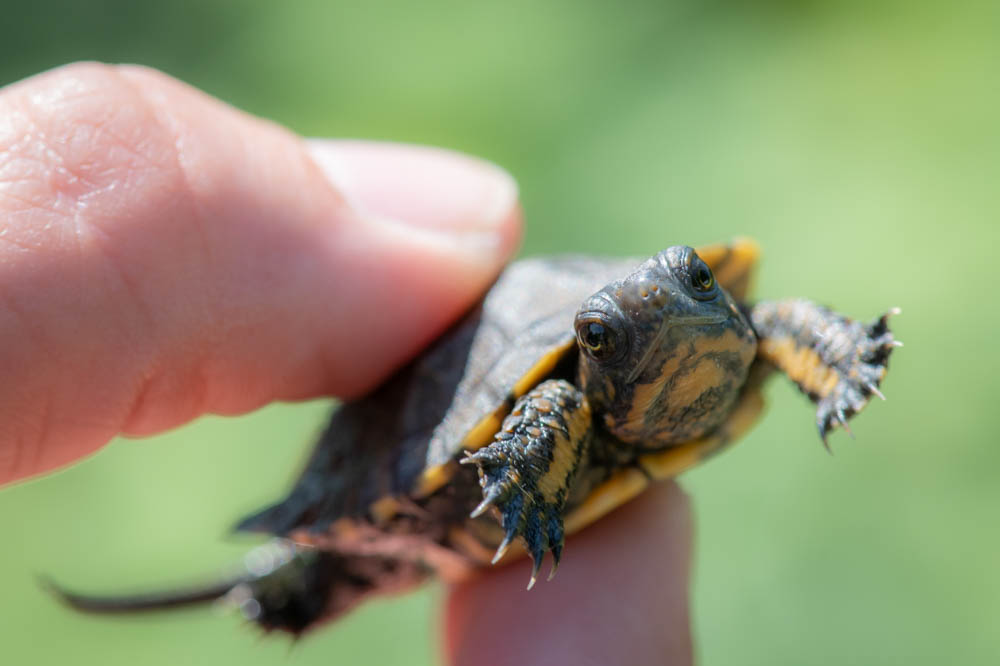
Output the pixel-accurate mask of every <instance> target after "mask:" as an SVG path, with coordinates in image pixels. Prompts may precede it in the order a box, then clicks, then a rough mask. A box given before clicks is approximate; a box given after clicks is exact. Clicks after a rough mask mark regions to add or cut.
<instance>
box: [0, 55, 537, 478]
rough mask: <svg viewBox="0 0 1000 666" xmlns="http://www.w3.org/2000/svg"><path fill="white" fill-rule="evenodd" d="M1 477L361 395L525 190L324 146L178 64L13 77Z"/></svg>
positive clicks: (515, 229)
mask: <svg viewBox="0 0 1000 666" xmlns="http://www.w3.org/2000/svg"><path fill="white" fill-rule="evenodd" d="M0 117H4V118H6V119H7V120H8V122H6V123H3V124H2V126H0V174H2V177H0V219H3V220H4V223H5V224H4V240H5V241H7V242H5V243H3V244H0V285H2V287H0V375H2V376H3V377H4V383H3V386H2V387H0V482H2V481H4V480H10V479H13V478H18V477H21V476H25V475H28V474H33V473H37V472H39V471H43V470H46V469H50V468H52V467H54V466H57V465H60V464H64V463H66V462H69V461H71V460H73V459H75V458H77V457H79V456H81V455H84V454H86V453H88V452H91V451H93V450H95V449H96V448H98V447H100V446H101V445H103V444H104V443H105V442H107V441H108V440H109V439H110V438H111V437H113V436H115V435H116V434H119V433H125V434H132V435H138V434H150V433H154V432H158V431H161V430H163V429H166V428H170V427H173V426H176V425H178V424H181V423H184V422H185V421H188V420H190V419H192V418H194V417H196V416H198V415H199V414H202V413H205V412H214V413H222V414H236V413H241V412H246V411H249V410H252V409H255V408H257V407H259V406H261V405H263V404H266V403H268V402H270V401H273V400H282V399H285V400H287V399H302V398H307V397H311V396H316V395H322V394H337V395H341V396H354V395H358V394H359V393H362V392H364V391H366V390H368V389H370V388H371V387H372V386H374V385H375V384H376V383H377V382H379V381H380V380H381V379H383V378H384V377H385V376H386V375H387V374H388V373H389V372H391V371H392V370H393V369H394V368H396V367H398V366H399V365H401V364H402V363H403V362H404V361H405V360H406V359H407V358H409V357H410V356H412V355H413V354H414V353H415V352H416V351H417V350H418V349H419V348H420V347H422V346H423V345H425V344H426V343H427V342H428V341H429V340H430V339H432V338H433V337H434V336H435V335H437V334H439V333H440V331H441V330H442V329H443V328H444V327H446V326H447V325H448V324H449V323H450V322H451V321H453V320H454V319H455V318H457V317H458V316H459V315H460V314H461V313H462V312H463V311H464V310H465V309H467V308H468V307H469V306H470V305H471V303H472V302H473V301H474V300H475V299H476V298H477V297H478V295H479V294H480V293H481V292H482V291H483V290H484V289H485V288H486V286H487V285H488V284H489V283H490V281H491V280H493V279H494V277H495V275H496V274H497V272H498V271H499V270H500V267H501V265H502V264H503V262H504V261H505V260H506V259H507V258H508V257H509V256H510V254H511V253H512V252H513V250H514V248H515V247H516V244H517V239H518V237H519V230H520V215H519V210H518V207H517V195H516V188H515V186H514V184H513V181H512V180H511V178H510V177H509V176H508V175H507V174H505V173H504V172H503V171H501V170H500V169H498V168H497V167H494V166H492V165H489V164H487V163H485V162H482V161H480V160H476V159H473V158H470V157H466V156H463V155H459V154H456V153H451V152H448V151H443V150H435V149H430V148H418V147H413V146H402V145H392V144H372V143H361V142H325V141H324V142H312V143H306V142H303V141H302V140H300V139H299V138H298V137H296V136H294V135H292V134H291V133H289V132H288V131H286V130H284V129H282V128H279V127H276V126H275V125H273V124H271V123H268V122H265V121H263V120H260V119H258V118H254V117H251V116H249V115H246V114H244V113H241V112H239V111H237V110H235V109H233V108H231V107H229V106H226V105H224V104H222V103H220V102H218V101H217V100H214V99H212V98H210V97H208V96H206V95H204V94H203V93H200V92H198V91H197V90H194V89H192V88H190V87H188V86H185V85H184V84H181V83H180V82H178V81H175V80H173V79H170V78H169V77H166V76H164V75H163V74H160V73H158V72H155V71H152V70H147V69H141V68H135V67H108V66H104V65H94V64H86V65H72V66H69V67H64V68H60V69H57V70H54V71H52V72H49V73H46V74H43V75H40V76H37V77H33V78H31V79H28V80H26V81H23V82H21V83H18V84H15V85H13V86H9V87H7V88H4V89H2V90H0Z"/></svg>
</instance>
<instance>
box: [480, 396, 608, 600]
mask: <svg viewBox="0 0 1000 666" xmlns="http://www.w3.org/2000/svg"><path fill="white" fill-rule="evenodd" d="M591 434H592V423H591V415H590V406H589V405H588V404H587V401H586V399H585V398H584V396H583V394H582V393H581V392H580V391H579V390H578V389H577V388H576V387H575V386H573V385H572V384H570V383H569V382H566V381H563V380H549V381H546V382H543V383H542V384H540V385H539V386H538V387H536V388H535V389H534V390H532V391H531V392H529V393H527V394H525V395H524V396H522V397H521V398H520V399H519V400H518V401H517V403H516V404H515V406H514V409H513V410H512V411H511V413H510V415H509V416H508V417H507V418H506V419H504V422H503V425H502V427H501V430H500V432H499V433H497V434H496V436H495V439H494V441H493V443H492V444H490V445H489V446H486V447H484V448H482V449H480V450H478V451H476V452H474V453H469V454H468V455H467V456H466V457H465V458H464V459H463V460H462V461H461V462H462V463H464V464H475V465H476V466H477V467H478V468H479V484H480V485H481V486H482V488H483V501H482V502H481V503H480V504H479V506H477V507H476V509H475V510H474V511H473V512H472V517H473V518H475V517H477V516H480V515H482V514H483V513H484V512H486V511H487V510H488V509H490V508H491V507H495V508H496V511H497V512H498V513H499V517H500V524H501V526H502V527H503V529H504V539H503V541H502V542H501V544H500V546H499V548H497V553H496V556H495V557H494V559H493V561H494V563H495V562H497V561H498V560H499V559H500V558H501V557H503V555H504V553H505V552H506V551H507V549H508V548H509V547H510V544H511V543H512V542H513V540H514V539H515V538H517V537H521V538H522V539H524V542H525V546H526V547H527V550H528V553H529V554H530V555H531V557H532V559H533V560H534V568H533V569H532V573H531V580H530V581H529V583H528V589H531V588H532V586H534V584H535V581H536V580H537V577H538V571H539V569H540V568H541V565H542V560H543V558H544V556H545V552H546V551H551V552H552V559H553V564H552V572H551V573H550V574H549V578H552V575H554V574H555V570H556V567H557V566H558V564H559V559H560V557H561V556H562V549H563V537H564V532H563V513H564V511H565V508H566V499H567V497H568V496H569V491H570V487H571V484H572V482H573V479H574V477H575V476H576V472H577V470H578V469H579V468H580V465H581V463H583V462H584V461H585V459H586V456H587V451H588V443H589V442H590V438H591Z"/></svg>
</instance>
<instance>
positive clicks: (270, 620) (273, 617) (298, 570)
mask: <svg viewBox="0 0 1000 666" xmlns="http://www.w3.org/2000/svg"><path fill="white" fill-rule="evenodd" d="M245 569H246V570H245V572H244V573H242V574H240V575H238V576H234V577H232V578H227V579H224V580H221V581H218V582H214V583H209V584H207V585H203V586H198V587H191V588H186V589H179V590H171V591H164V592H152V593H143V594H135V595H118V596H115V595H106V596H105V595H87V594H80V593H78V592H75V591H70V590H68V589H66V588H64V587H62V586H60V585H57V584H56V583H54V582H52V581H51V580H50V579H48V578H43V579H42V585H43V586H44V587H45V588H46V589H47V590H48V591H49V592H51V593H52V594H53V595H54V596H55V597H56V598H58V599H59V600H60V601H62V602H63V603H65V604H66V605H67V606H69V607H70V608H72V609H74V610H78V611H82V612H86V613H97V614H131V613H137V612H144V611H158V610H167V609H175V608H183V607H189V606H197V605H202V604H205V603H208V602H222V603H223V604H224V605H227V606H231V607H236V608H238V609H239V610H240V612H241V613H242V614H243V616H244V617H246V618H247V619H248V620H250V621H251V622H254V623H255V624H257V625H258V626H260V627H261V628H262V629H263V630H264V631H265V632H268V633H270V632H272V631H276V630H278V631H283V632H286V633H289V634H291V635H293V636H300V635H302V634H303V633H305V632H306V631H308V630H309V629H311V628H312V627H314V626H316V625H317V623H319V622H321V621H326V620H331V619H333V618H335V617H337V616H339V615H341V614H343V613H345V612H347V611H348V610H350V609H351V608H353V607H354V606H355V605H357V604H358V603H359V602H361V601H362V600H363V599H364V598H366V597H367V596H369V595H370V594H372V593H374V592H377V591H383V590H386V591H391V589H392V588H393V587H394V585H393V584H394V583H399V582H405V583H407V584H408V585H412V584H414V583H416V582H419V581H420V580H423V578H424V576H425V575H426V573H425V571H423V570H422V569H418V567H417V566H416V565H413V564H412V563H405V562H401V561H399V560H390V559H388V558H384V557H379V556H360V555H341V554H338V553H332V552H328V551H321V550H316V549H311V548H301V547H298V546H294V545H292V544H291V543H290V542H288V541H284V540H277V541H274V542H272V543H270V544H267V545H265V546H261V547H260V548H256V549H254V550H253V551H251V552H250V553H249V554H248V555H247V557H246V560H245Z"/></svg>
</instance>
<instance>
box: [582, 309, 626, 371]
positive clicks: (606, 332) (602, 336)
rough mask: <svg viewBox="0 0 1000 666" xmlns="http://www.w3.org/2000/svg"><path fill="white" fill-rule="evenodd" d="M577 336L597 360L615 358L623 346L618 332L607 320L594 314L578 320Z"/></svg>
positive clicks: (589, 353) (588, 352)
mask: <svg viewBox="0 0 1000 666" xmlns="http://www.w3.org/2000/svg"><path fill="white" fill-rule="evenodd" d="M576 337H577V340H579V341H580V346H581V347H583V349H584V350H585V351H586V352H587V354H588V355H590V356H591V358H593V359H594V360H595V361H607V360H609V359H611V358H614V357H615V356H616V354H617V353H618V352H619V351H620V348H621V346H622V345H621V336H620V335H619V334H618V332H617V331H616V330H615V329H614V328H613V327H612V326H611V325H610V324H609V323H608V322H607V321H604V320H603V319H601V318H599V317H594V316H590V317H584V318H580V319H579V320H577V323H576Z"/></svg>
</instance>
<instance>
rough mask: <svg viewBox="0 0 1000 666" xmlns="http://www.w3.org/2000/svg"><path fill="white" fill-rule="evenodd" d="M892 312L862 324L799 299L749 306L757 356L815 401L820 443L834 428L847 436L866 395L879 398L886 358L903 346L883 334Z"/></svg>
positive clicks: (886, 333)
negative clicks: (839, 429) (844, 431)
mask: <svg viewBox="0 0 1000 666" xmlns="http://www.w3.org/2000/svg"><path fill="white" fill-rule="evenodd" d="M897 312H898V310H896V309H892V310H890V311H889V312H887V313H886V314H884V315H882V316H881V317H879V318H878V319H876V320H875V321H873V322H872V323H870V324H862V323H860V322H857V321H854V320H853V319H850V318H848V317H845V316H843V315H841V314H838V313H836V312H834V311H832V310H829V309H828V308H825V307H823V306H821V305H817V304H816V303H813V302H811V301H807V300H802V299H794V300H787V301H771V302H763V303H758V304H756V305H754V306H753V308H751V310H750V319H751V321H752V323H753V327H754V330H755V331H756V332H757V335H758V337H759V338H760V346H759V352H758V353H759V354H760V355H761V356H762V357H763V358H765V359H767V360H768V361H770V362H771V363H772V364H773V365H775V366H776V367H777V368H778V369H779V370H781V371H783V372H784V373H785V374H786V375H788V377H789V379H791V380H792V381H793V382H795V384H796V385H797V386H798V387H799V388H800V389H801V390H802V392H803V393H805V394H806V395H808V396H809V398H810V399H811V400H812V401H813V402H815V403H816V427H817V428H818V429H819V435H820V437H821V438H822V440H823V444H824V445H827V442H826V436H827V433H828V432H829V431H830V430H831V429H832V428H833V427H834V426H836V425H838V424H839V425H840V426H842V427H843V428H844V429H845V430H847V432H848V433H850V427H849V426H848V425H847V421H848V419H850V418H851V417H852V416H854V414H856V413H858V412H860V411H861V410H862V409H863V408H864V406H865V405H866V404H868V401H869V399H870V398H871V396H872V395H877V396H878V397H880V398H882V399H883V400H884V399H885V398H884V396H883V395H882V392H881V391H880V390H879V385H880V384H881V383H882V379H883V378H884V377H885V373H886V370H887V368H888V363H889V354H891V353H892V350H893V349H894V348H896V347H899V346H901V345H902V344H903V343H901V342H899V341H897V340H896V339H895V338H894V337H893V335H892V331H890V330H889V324H888V321H889V316H890V315H893V314H896V313H897ZM827 448H829V446H827Z"/></svg>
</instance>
